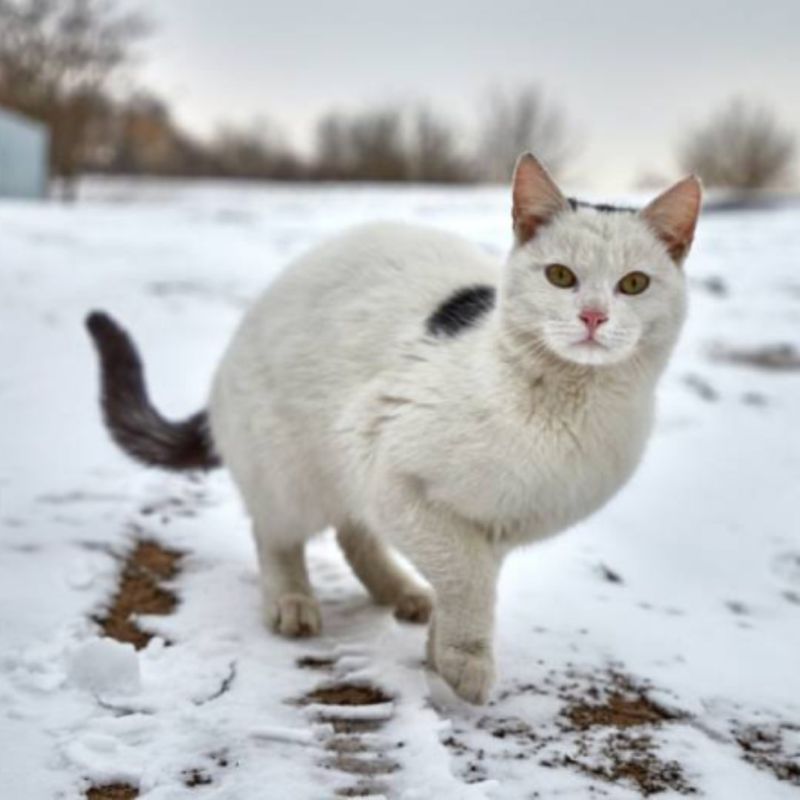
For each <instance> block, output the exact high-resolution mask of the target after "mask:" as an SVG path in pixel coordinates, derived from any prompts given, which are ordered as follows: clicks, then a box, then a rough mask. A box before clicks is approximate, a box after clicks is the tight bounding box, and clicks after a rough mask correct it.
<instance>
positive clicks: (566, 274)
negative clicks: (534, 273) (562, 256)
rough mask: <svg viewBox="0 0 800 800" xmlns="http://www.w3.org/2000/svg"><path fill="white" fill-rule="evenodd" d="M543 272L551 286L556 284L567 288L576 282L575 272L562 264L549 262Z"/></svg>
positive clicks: (560, 287) (561, 287)
mask: <svg viewBox="0 0 800 800" xmlns="http://www.w3.org/2000/svg"><path fill="white" fill-rule="evenodd" d="M544 274H545V275H546V276H547V280H549V281H550V283H552V284H553V286H558V288H559V289H569V288H571V287H573V286H575V284H576V283H577V282H578V279H577V278H576V277H575V273H574V272H573V271H572V270H571V269H570V268H569V267H565V266H564V265H563V264H551V265H550V266H549V267H547V269H545V271H544Z"/></svg>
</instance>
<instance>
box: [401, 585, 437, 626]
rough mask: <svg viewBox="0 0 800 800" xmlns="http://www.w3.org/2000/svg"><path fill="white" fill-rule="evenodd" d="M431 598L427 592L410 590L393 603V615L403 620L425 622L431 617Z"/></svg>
mask: <svg viewBox="0 0 800 800" xmlns="http://www.w3.org/2000/svg"><path fill="white" fill-rule="evenodd" d="M431 611H433V598H432V597H431V595H430V594H429V593H427V592H422V591H412V592H408V593H407V594H404V595H402V596H401V597H400V599H399V600H398V601H397V602H396V603H395V607H394V615H395V617H397V619H399V620H402V621H403V622H419V623H425V622H427V621H428V620H429V619H430V618H431Z"/></svg>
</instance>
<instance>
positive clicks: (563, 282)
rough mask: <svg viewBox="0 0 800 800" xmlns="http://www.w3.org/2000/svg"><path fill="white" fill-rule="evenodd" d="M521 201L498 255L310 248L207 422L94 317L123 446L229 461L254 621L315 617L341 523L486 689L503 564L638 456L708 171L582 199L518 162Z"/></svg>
mask: <svg viewBox="0 0 800 800" xmlns="http://www.w3.org/2000/svg"><path fill="white" fill-rule="evenodd" d="M512 196H513V197H512V219H513V232H514V242H513V247H512V249H511V252H510V255H509V257H508V259H507V262H506V263H505V264H504V265H501V264H499V263H497V262H496V261H495V259H493V258H491V257H490V256H488V255H486V254H485V253H484V252H482V251H481V250H480V249H479V248H477V247H475V246H473V245H471V244H469V243H468V242H466V241H463V240H462V239H460V238H458V237H456V236H453V235H450V234H447V233H443V232H439V231H436V230H432V229H427V228H423V227H415V226H409V225H401V224H389V223H375V224H370V225H366V226H364V227H361V228H358V229H356V230H354V231H351V232H349V233H345V234H344V235H342V236H341V237H339V238H337V239H334V240H333V241H329V242H327V243H324V244H322V245H320V246H319V247H317V248H316V249H315V250H313V251H312V252H310V253H309V254H308V255H306V256H305V257H302V258H300V259H299V260H298V261H296V262H295V263H294V264H292V265H290V266H289V267H288V268H287V269H286V270H285V271H284V272H283V273H282V274H281V275H280V276H279V277H278V278H277V279H276V280H275V281H274V282H273V283H272V285H271V286H270V287H269V288H268V289H267V291H266V292H265V293H264V294H263V295H262V296H261V298H260V299H259V300H258V301H257V302H256V303H255V305H254V306H253V308H252V309H251V310H250V311H249V313H248V314H247V315H246V316H245V319H244V321H243V322H242V324H241V326H240V328H239V330H238V332H237V333H236V334H235V336H234V338H233V341H232V342H231V344H230V346H229V347H228V349H227V352H226V353H225V355H224V357H223V359H222V361H221V363H220V365H219V367H218V370H217V372H216V376H215V378H214V381H213V386H212V389H211V396H210V402H209V404H208V413H207V415H206V413H205V412H200V413H199V414H196V415H194V416H193V417H190V418H189V419H187V420H186V421H184V422H180V423H173V422H169V421H167V420H165V419H164V418H163V417H162V416H161V415H160V414H159V413H158V412H157V411H156V410H155V409H154V407H153V406H152V405H151V403H150V401H149V399H148V396H147V391H146V387H145V384H144V378H143V371H142V366H141V363H140V360H139V357H138V355H137V352H136V350H135V347H134V345H133V343H132V341H131V340H130V339H129V337H128V336H127V334H126V333H125V331H124V330H123V329H122V328H120V326H119V325H117V324H116V323H115V322H114V321H113V319H112V318H111V317H109V316H108V315H106V314H103V313H100V312H95V313H93V314H91V315H90V316H89V317H88V319H87V324H88V327H89V330H90V332H91V335H92V337H93V338H94V341H95V344H96V346H97V349H98V352H99V356H100V360H101V366H102V406H103V410H104V415H105V420H106V423H107V426H108V428H109V430H110V432H111V434H112V436H113V437H114V439H115V440H116V441H117V443H118V444H119V445H121V447H122V448H123V449H124V450H126V451H127V452H128V453H129V454H130V455H132V456H134V457H135V458H137V459H139V460H140V461H143V462H145V463H148V464H155V465H159V466H161V467H166V468H170V469H178V470H181V469H204V468H211V467H213V466H216V465H218V464H220V463H221V464H224V465H225V466H226V467H227V468H228V469H229V470H230V473H231V475H232V476H233V479H234V481H235V483H236V484H237V486H238V488H239V491H240V493H241V495H242V498H243V500H244V503H245V505H246V507H247V510H248V512H249V514H250V516H251V518H252V522H253V529H254V534H255V540H256V545H257V552H258V558H259V562H260V568H261V587H262V591H263V599H264V609H265V617H266V622H267V623H268V624H269V625H270V626H271V627H272V628H274V629H275V630H276V631H277V632H279V633H281V634H283V635H285V636H305V635H313V634H316V633H318V632H319V630H320V608H319V605H318V603H317V600H316V599H315V598H314V594H313V591H312V588H311V585H310V582H309V578H308V574H307V571H306V564H305V559H304V547H305V544H306V541H307V540H308V539H309V537H311V536H313V535H314V534H315V533H317V532H318V531H321V530H323V529H325V528H327V527H329V526H332V527H333V528H335V529H336V535H337V538H338V541H339V544H340V545H341V547H342V549H343V551H344V553H345V555H346V557H347V559H348V561H349V562H350V564H351V565H352V567H353V570H354V571H355V573H356V575H357V576H358V577H359V578H360V579H361V581H362V582H363V584H364V585H365V587H366V588H367V590H368V591H369V592H370V593H371V595H372V596H373V598H374V599H375V600H376V601H377V602H378V603H380V604H385V605H389V606H393V607H394V609H395V613H396V615H397V616H398V617H399V618H401V619H406V620H415V621H420V622H425V621H427V620H428V617H429V615H431V612H432V609H434V606H435V610H433V614H432V616H431V618H430V627H429V634H428V645H427V653H428V661H429V664H430V666H431V667H432V668H433V669H435V670H436V671H438V672H439V674H440V675H441V676H442V677H443V678H444V680H445V681H446V682H447V683H448V684H449V685H450V686H451V687H452V689H453V690H454V691H455V693H456V694H457V695H458V696H460V697H461V698H463V699H464V700H466V701H468V702H471V703H484V702H486V700H487V698H488V696H489V693H490V690H491V687H492V684H493V681H494V662H493V656H492V629H493V618H494V606H495V591H496V585H497V580H498V574H499V571H500V567H501V564H502V562H503V559H504V556H505V555H506V554H507V553H508V552H509V551H510V550H511V549H513V548H514V547H517V546H519V545H522V544H525V543H528V542H531V541H534V540H537V539H542V538H543V537H546V536H550V535H552V534H554V533H556V532H558V531H561V530H563V529H565V528H568V527H569V526H570V525H572V524H574V523H575V522H577V521H578V520H581V519H583V518H585V517H586V516H587V515H589V514H591V513H592V512H594V511H596V510H597V509H599V508H600V507H601V506H602V505H603V504H604V503H606V501H608V500H609V498H611V497H612V496H613V495H614V494H615V493H616V492H617V491H618V490H619V489H620V488H621V487H622V485H623V484H624V483H625V482H626V481H627V480H628V478H629V477H630V476H631V474H632V473H633V471H634V469H635V467H636V466H637V464H638V462H639V461H640V458H641V456H642V452H643V450H644V447H645V444H646V441H647V439H648V434H649V431H650V428H651V424H652V418H653V404H654V390H655V387H656V383H657V380H658V378H659V375H660V374H661V372H662V371H663V369H664V367H665V365H666V363H667V360H668V358H669V355H670V352H671V350H672V349H673V345H674V344H675V341H676V339H677V336H678V333H679V331H680V328H681V325H682V322H683V319H684V316H685V308H686V289H685V278H684V271H683V269H682V264H683V261H684V260H685V258H686V256H687V254H688V252H689V248H690V246H691V243H692V239H693V236H694V231H695V227H696V223H697V218H698V215H699V210H700V204H701V187H700V183H699V181H698V180H697V178H695V177H689V178H686V179H684V180H682V181H680V182H679V183H677V184H675V185H674V186H673V187H672V188H670V189H668V190H667V191H666V192H664V193H663V194H661V195H659V196H658V197H657V198H656V199H655V200H653V201H652V202H651V203H650V204H649V205H648V206H646V207H645V208H644V209H643V210H641V211H636V210H633V209H625V208H614V207H610V206H592V205H590V204H587V203H583V202H579V201H576V200H572V199H568V198H566V197H565V196H564V195H563V194H562V192H561V190H560V189H559V188H558V187H557V185H556V184H555V182H554V181H553V179H552V178H551V177H550V175H549V173H548V172H547V171H546V169H545V168H544V167H543V166H542V165H541V164H540V162H539V161H537V159H536V158H535V157H534V156H532V155H531V154H525V155H523V156H522V157H521V158H520V159H519V161H518V164H517V167H516V169H515V172H514V178H513V192H512ZM394 548H396V550H397V551H400V552H401V553H403V554H405V556H406V557H407V558H408V559H409V560H410V561H411V563H412V564H413V565H414V566H415V567H416V568H417V569H418V571H419V573H420V575H421V576H422V577H423V578H424V579H425V581H426V582H423V581H422V580H420V578H419V577H417V576H416V575H414V574H412V573H411V572H410V571H409V570H407V569H405V568H404V567H403V566H401V564H400V563H399V561H398V559H397V557H396V555H395V552H394V551H393V549H394Z"/></svg>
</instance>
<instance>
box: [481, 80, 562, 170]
mask: <svg viewBox="0 0 800 800" xmlns="http://www.w3.org/2000/svg"><path fill="white" fill-rule="evenodd" d="M481 117H482V119H483V122H482V124H481V128H480V135H479V145H478V154H477V166H476V169H477V170H478V172H479V173H480V175H481V177H483V178H485V179H487V180H491V181H507V180H508V179H509V178H510V176H511V173H512V172H513V170H514V165H515V164H516V161H517V158H518V157H519V155H520V153H524V152H527V151H533V152H535V153H536V155H537V157H538V158H540V159H541V160H542V161H543V162H544V163H545V164H546V165H547V167H548V169H549V170H550V171H551V172H553V173H554V174H558V173H561V172H563V170H564V168H565V167H566V166H567V164H568V162H569V161H570V160H571V159H572V157H573V156H574V155H575V154H576V151H577V147H576V144H575V138H574V136H573V134H572V132H571V130H570V126H569V125H568V124H567V121H566V117H565V115H564V113H563V112H562V111H561V109H560V108H558V107H557V106H555V105H552V104H550V103H549V102H548V101H547V100H546V99H545V96H544V94H543V93H542V91H541V90H540V89H539V87H538V86H533V85H532V86H526V87H523V88H521V89H519V90H517V91H513V92H508V91H504V90H502V89H499V88H495V89H493V90H492V91H491V92H490V93H489V97H488V101H487V103H486V106H485V110H484V111H482V112H481Z"/></svg>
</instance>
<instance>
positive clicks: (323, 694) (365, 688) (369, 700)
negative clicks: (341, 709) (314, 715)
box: [303, 683, 392, 706]
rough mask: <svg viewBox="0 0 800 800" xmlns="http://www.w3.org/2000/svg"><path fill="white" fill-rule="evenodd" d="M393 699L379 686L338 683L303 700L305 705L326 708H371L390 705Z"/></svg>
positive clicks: (315, 691)
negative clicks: (377, 705) (320, 705)
mask: <svg viewBox="0 0 800 800" xmlns="http://www.w3.org/2000/svg"><path fill="white" fill-rule="evenodd" d="M391 699H392V698H391V697H389V695H388V694H386V692H384V691H383V690H382V689H379V688H378V687H377V686H370V685H361V684H352V683H338V684H334V685H331V686H321V687H320V688H318V689H314V690H313V691H311V692H309V693H308V694H307V695H306V696H305V697H304V698H303V703H304V704H305V703H320V704H322V705H326V706H371V705H376V704H378V703H388V702H390V701H391Z"/></svg>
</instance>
